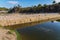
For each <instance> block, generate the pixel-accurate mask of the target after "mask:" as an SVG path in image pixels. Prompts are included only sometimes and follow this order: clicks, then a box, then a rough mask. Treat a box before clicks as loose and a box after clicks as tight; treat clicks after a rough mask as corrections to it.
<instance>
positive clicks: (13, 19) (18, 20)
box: [0, 14, 60, 26]
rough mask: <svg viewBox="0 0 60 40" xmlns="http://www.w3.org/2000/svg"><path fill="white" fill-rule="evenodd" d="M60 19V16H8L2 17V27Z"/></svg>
mask: <svg viewBox="0 0 60 40" xmlns="http://www.w3.org/2000/svg"><path fill="white" fill-rule="evenodd" d="M58 18H60V15H59V14H7V15H0V25H1V26H9V25H16V24H23V23H30V22H35V21H40V22H44V21H50V20H56V19H58Z"/></svg>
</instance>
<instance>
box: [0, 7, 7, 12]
mask: <svg viewBox="0 0 60 40" xmlns="http://www.w3.org/2000/svg"><path fill="white" fill-rule="evenodd" d="M7 10H8V8H5V7H0V11H7Z"/></svg>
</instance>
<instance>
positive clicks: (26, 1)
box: [0, 0, 60, 8]
mask: <svg viewBox="0 0 60 40" xmlns="http://www.w3.org/2000/svg"><path fill="white" fill-rule="evenodd" d="M53 1H54V0H0V7H6V8H11V7H14V6H16V5H18V4H19V5H20V6H22V7H29V6H34V5H38V4H42V5H43V4H52V2H53ZM55 1H56V2H57V3H58V2H60V0H55Z"/></svg>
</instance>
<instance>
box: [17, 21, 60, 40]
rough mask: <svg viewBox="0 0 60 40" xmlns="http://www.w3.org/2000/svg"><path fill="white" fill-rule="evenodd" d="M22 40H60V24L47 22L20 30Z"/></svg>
mask: <svg viewBox="0 0 60 40" xmlns="http://www.w3.org/2000/svg"><path fill="white" fill-rule="evenodd" d="M18 31H19V32H20V34H21V38H22V40H60V22H57V21H54V22H46V23H41V24H38V25H34V26H30V27H26V28H23V29H18Z"/></svg>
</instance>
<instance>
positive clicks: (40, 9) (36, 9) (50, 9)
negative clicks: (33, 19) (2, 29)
mask: <svg viewBox="0 0 60 40" xmlns="http://www.w3.org/2000/svg"><path fill="white" fill-rule="evenodd" d="M15 12H16V13H57V12H60V2H59V3H56V2H55V1H53V3H52V4H51V5H46V4H44V5H41V4H38V5H37V6H33V7H26V8H22V7H21V6H20V5H18V6H15V7H13V8H11V9H9V11H8V13H15Z"/></svg>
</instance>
